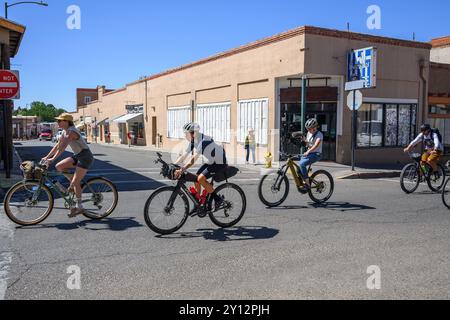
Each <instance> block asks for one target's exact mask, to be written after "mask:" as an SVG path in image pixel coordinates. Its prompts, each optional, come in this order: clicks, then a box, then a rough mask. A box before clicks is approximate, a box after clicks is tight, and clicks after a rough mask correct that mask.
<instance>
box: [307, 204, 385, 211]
mask: <svg viewBox="0 0 450 320" xmlns="http://www.w3.org/2000/svg"><path fill="white" fill-rule="evenodd" d="M311 206H312V207H313V208H323V209H328V210H335V211H341V212H346V211H359V210H376V208H374V207H370V206H366V205H363V204H354V203H349V202H327V203H323V204H317V203H314V204H312V205H311Z"/></svg>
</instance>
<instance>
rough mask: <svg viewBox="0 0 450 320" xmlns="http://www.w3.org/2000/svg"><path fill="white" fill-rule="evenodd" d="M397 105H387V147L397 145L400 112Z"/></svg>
mask: <svg viewBox="0 0 450 320" xmlns="http://www.w3.org/2000/svg"><path fill="white" fill-rule="evenodd" d="M397 111H398V110H397V105H387V106H386V130H385V136H384V137H385V145H386V146H387V147H395V146H397V137H398V131H397V129H398V122H397V120H398V113H397Z"/></svg>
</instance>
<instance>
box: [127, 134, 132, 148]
mask: <svg viewBox="0 0 450 320" xmlns="http://www.w3.org/2000/svg"><path fill="white" fill-rule="evenodd" d="M132 138H133V136H132V135H131V132H128V148H131V139H132Z"/></svg>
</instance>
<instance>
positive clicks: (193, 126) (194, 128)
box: [183, 122, 200, 133]
mask: <svg viewBox="0 0 450 320" xmlns="http://www.w3.org/2000/svg"><path fill="white" fill-rule="evenodd" d="M183 130H184V133H188V132H200V125H199V124H198V123H195V122H191V123H188V124H186V125H185V126H184V127H183Z"/></svg>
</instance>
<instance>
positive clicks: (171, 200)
mask: <svg viewBox="0 0 450 320" xmlns="http://www.w3.org/2000/svg"><path fill="white" fill-rule="evenodd" d="M157 156H158V159H157V160H156V161H155V163H156V164H158V163H160V164H161V165H162V170H161V175H162V176H163V177H165V178H169V179H171V180H174V178H173V177H172V176H171V174H170V171H171V170H172V172H173V170H175V169H176V168H179V167H177V166H175V165H169V164H168V163H167V162H165V161H164V160H163V159H162V154H160V153H157ZM228 168H229V170H227V172H226V173H225V174H223V175H215V176H213V177H212V178H211V184H213V183H214V181H215V182H223V181H226V183H225V184H222V185H220V186H219V187H217V188H216V194H217V195H218V196H219V197H221V198H222V199H223V204H222V205H221V206H220V207H219V208H218V209H215V201H214V199H213V198H212V196H211V195H208V196H207V198H206V201H205V203H204V204H202V201H201V199H200V200H199V199H197V198H196V197H195V196H194V195H193V194H192V193H191V192H190V191H189V190H188V188H187V187H186V183H187V182H195V181H196V180H197V179H196V177H197V176H196V175H193V174H190V173H186V174H183V175H182V176H181V178H180V179H179V180H178V182H177V184H176V186H166V187H161V188H159V189H158V190H156V191H155V192H154V193H153V194H152V195H151V196H150V197H149V198H148V200H147V202H146V204H145V208H144V218H145V222H146V224H147V226H148V227H149V228H150V229H151V230H153V231H154V232H156V233H158V234H161V235H168V234H171V233H174V232H176V231H178V230H180V229H181V228H182V227H183V226H184V224H185V223H186V221H187V219H188V217H195V216H198V217H200V218H205V217H206V216H209V218H210V219H211V221H212V222H213V223H214V224H215V225H217V226H218V227H220V228H230V227H233V226H235V225H236V224H237V223H239V221H241V219H242V217H243V216H244V213H245V211H246V208H247V200H246V196H245V193H244V191H243V190H242V189H241V188H240V187H239V186H237V185H235V184H233V183H229V182H228V179H229V178H232V177H233V176H234V175H236V174H237V172H238V171H239V170H238V169H237V168H234V167H228ZM189 200H191V202H192V203H193V204H194V206H193V209H192V210H190V203H189Z"/></svg>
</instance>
